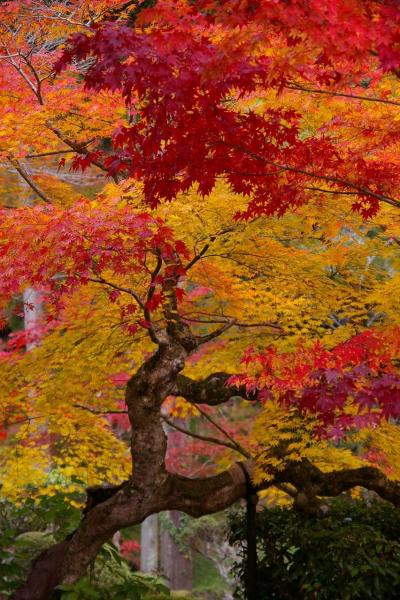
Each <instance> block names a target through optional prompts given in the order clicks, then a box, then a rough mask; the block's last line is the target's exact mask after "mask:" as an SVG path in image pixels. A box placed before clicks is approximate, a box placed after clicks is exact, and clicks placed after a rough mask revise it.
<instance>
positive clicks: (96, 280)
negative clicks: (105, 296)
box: [86, 275, 144, 309]
mask: <svg viewBox="0 0 400 600" xmlns="http://www.w3.org/2000/svg"><path fill="white" fill-rule="evenodd" d="M86 279H87V281H91V282H92V283H99V284H101V285H106V286H108V287H111V288H113V289H114V290H118V291H119V292H123V293H124V294H129V295H130V296H132V298H134V299H135V300H136V302H137V303H138V305H139V306H140V308H142V309H144V304H143V302H142V300H141V299H140V297H139V296H138V294H136V292H134V291H133V290H131V289H129V288H125V287H122V286H120V285H117V284H116V283H113V282H112V281H107V279H104V277H101V276H100V275H99V276H97V278H96V277H86Z"/></svg>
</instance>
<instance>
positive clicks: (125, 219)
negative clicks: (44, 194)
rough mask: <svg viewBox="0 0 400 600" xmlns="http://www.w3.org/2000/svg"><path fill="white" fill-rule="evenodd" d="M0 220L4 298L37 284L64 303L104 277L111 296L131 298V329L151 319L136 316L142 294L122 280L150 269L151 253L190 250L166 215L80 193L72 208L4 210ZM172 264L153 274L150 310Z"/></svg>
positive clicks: (125, 308)
mask: <svg viewBox="0 0 400 600" xmlns="http://www.w3.org/2000/svg"><path fill="white" fill-rule="evenodd" d="M0 228H1V231H2V240H1V241H0V295H1V297H2V298H3V299H5V301H8V299H9V298H10V297H11V296H12V295H13V294H18V293H19V292H20V291H21V289H24V288H26V287H30V286H32V287H34V288H36V289H41V290H46V291H47V292H48V297H47V301H48V302H49V303H52V304H53V305H54V306H55V307H56V309H60V308H62V296H63V295H66V294H67V295H69V294H72V293H73V292H74V291H75V289H76V288H78V287H80V286H82V285H86V284H87V283H89V282H95V283H99V284H102V285H103V286H105V288H106V289H108V290H109V297H110V300H111V302H116V301H117V299H118V298H119V297H120V296H121V298H122V297H124V298H125V301H124V302H121V304H120V305H121V311H122V316H123V318H124V319H125V321H126V320H128V321H129V330H130V332H131V333H134V332H135V331H136V330H137V328H138V326H140V325H142V326H144V327H146V323H144V322H143V321H141V320H140V318H139V319H138V320H136V321H133V322H132V321H131V319H132V315H133V317H134V315H135V313H136V312H137V308H138V304H139V302H140V298H139V296H138V294H136V293H135V292H134V291H133V290H130V289H129V288H128V289H127V288H125V287H124V285H123V282H124V279H123V278H124V276H125V277H126V276H129V277H132V275H134V274H135V273H142V274H143V275H144V276H146V273H148V267H146V260H148V259H149V255H151V254H152V253H153V254H155V253H157V256H160V257H161V259H163V260H164V261H167V262H168V260H169V261H173V262H174V264H175V263H176V262H177V261H178V262H179V256H185V257H187V253H186V248H185V246H184V244H183V243H182V242H181V241H175V240H174V238H173V234H172V231H171V229H170V228H168V227H167V226H166V225H165V224H164V223H163V221H162V220H161V219H159V218H156V217H152V216H150V215H149V214H148V213H145V212H135V211H133V210H132V208H131V207H127V206H125V207H120V206H117V205H115V206H113V205H110V204H107V205H104V206H101V207H96V206H95V205H92V204H91V203H90V202H86V201H82V202H79V203H77V204H75V205H74V206H73V207H72V208H70V209H68V210H59V209H57V208H54V207H48V206H46V207H42V206H40V207H39V206H38V207H34V208H22V209H18V210H16V211H12V212H11V213H10V211H8V210H2V211H0ZM16 234H17V235H16ZM170 268H171V267H168V265H167V266H165V267H164V269H160V272H159V273H158V275H157V278H155V279H154V281H152V283H151V284H152V286H153V288H152V292H153V293H152V298H151V302H148V303H147V308H148V310H153V309H154V308H156V303H157V302H156V298H160V296H161V294H162V288H163V284H164V281H165V278H166V277H168V276H169V270H170ZM110 275H111V276H112V281H111V282H109V281H108V279H107V278H108V277H109V276H110ZM148 278H149V285H150V277H148ZM121 281H122V283H120V282H121ZM156 288H158V290H159V291H158V292H157V293H154V291H155V289H156ZM144 289H145V292H147V291H148V290H147V288H144ZM144 302H145V297H144V299H143V303H144Z"/></svg>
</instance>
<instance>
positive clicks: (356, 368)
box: [229, 329, 400, 437]
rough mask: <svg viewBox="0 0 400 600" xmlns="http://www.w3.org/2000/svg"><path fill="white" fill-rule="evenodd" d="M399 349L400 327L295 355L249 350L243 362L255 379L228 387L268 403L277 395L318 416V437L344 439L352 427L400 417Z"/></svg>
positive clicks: (239, 380)
mask: <svg viewBox="0 0 400 600" xmlns="http://www.w3.org/2000/svg"><path fill="white" fill-rule="evenodd" d="M399 351H400V331H399V329H396V330H392V331H385V332H384V333H379V332H373V331H371V330H367V331H365V332H363V333H361V334H359V335H356V336H354V337H353V338H351V339H350V340H348V341H346V342H344V343H342V344H339V345H337V346H335V347H334V348H333V349H332V350H328V349H327V348H325V347H324V346H322V345H321V344H320V343H319V342H316V343H315V344H314V345H313V346H312V347H304V346H299V347H298V348H297V349H296V351H295V352H278V350H277V349H276V348H275V347H274V346H270V347H269V348H267V349H266V350H265V351H264V352H255V351H254V350H253V349H251V348H250V349H249V350H248V351H247V353H246V355H245V357H244V358H243V364H245V365H247V367H248V370H249V371H251V370H254V369H255V370H256V375H253V374H249V373H244V374H241V375H236V376H233V377H232V378H231V379H230V380H229V384H230V385H236V386H238V387H240V386H241V385H245V386H246V388H247V390H248V391H252V392H256V393H257V397H258V399H259V400H261V401H263V402H266V401H268V400H269V399H271V398H272V397H275V398H277V399H278V401H279V402H280V403H282V404H283V405H285V406H295V407H297V408H298V409H299V410H300V411H301V412H309V413H312V414H315V415H317V416H318V418H319V420H320V423H321V425H320V427H318V430H317V433H318V434H319V435H328V436H332V437H340V436H342V435H343V432H344V431H346V430H348V429H350V428H352V427H360V428H361V427H365V426H367V425H370V424H374V423H377V422H379V421H380V420H382V419H391V418H392V419H398V418H399V417H400V374H399V371H398V366H396V359H397V358H398V356H399ZM349 405H350V406H351V407H353V408H354V407H355V409H356V410H349Z"/></svg>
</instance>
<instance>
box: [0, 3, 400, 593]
mask: <svg viewBox="0 0 400 600" xmlns="http://www.w3.org/2000/svg"><path fill="white" fill-rule="evenodd" d="M2 10H4V15H5V17H4V20H3V23H2V25H1V27H2V37H1V45H2V48H3V50H2V52H3V51H4V54H3V55H2V57H1V65H0V80H1V82H2V86H1V88H2V89H1V92H0V102H1V105H2V107H3V113H4V116H3V123H4V129H3V131H2V133H1V135H0V157H1V161H2V165H3V172H4V178H5V180H7V181H8V182H10V185H11V190H16V189H18V190H19V191H18V196H20V198H21V201H20V202H19V203H18V202H16V201H15V200H14V199H11V201H10V190H9V189H7V190H6V189H3V190H2V191H1V194H2V199H3V202H4V203H7V205H8V206H7V208H4V209H3V210H2V211H1V214H0V229H1V233H2V236H1V246H0V274H1V281H0V292H1V294H0V298H1V303H2V307H3V309H4V312H5V314H7V311H9V302H10V299H11V298H14V299H15V298H16V297H18V294H20V293H21V292H22V291H23V290H24V289H30V288H34V289H38V290H40V294H41V296H42V301H43V304H44V306H45V314H44V315H43V322H42V324H41V325H40V327H37V328H35V329H32V330H27V331H23V332H20V333H16V334H13V335H11V336H10V337H9V339H8V341H7V346H6V348H5V351H4V352H2V356H1V361H2V363H1V369H2V382H1V386H2V391H3V393H2V399H1V408H2V413H3V418H2V429H1V434H2V436H3V437H4V438H5V437H8V439H7V441H6V442H5V445H4V447H5V448H6V449H7V456H6V455H5V452H4V455H3V454H2V457H1V464H2V480H3V493H5V494H6V495H8V496H9V497H11V498H14V499H15V500H16V501H17V502H21V501H23V494H24V487H25V486H26V485H27V484H31V485H32V484H34V485H35V486H36V488H39V489H44V490H47V493H52V489H54V485H56V484H52V483H51V482H50V484H49V481H48V476H47V475H48V474H47V473H46V471H47V470H48V468H49V465H50V466H54V465H55V466H56V467H57V469H58V473H59V475H60V476H62V477H63V478H64V479H63V481H64V482H65V481H69V483H68V490H69V491H70V490H71V489H74V485H76V482H75V483H74V481H73V480H72V475H74V476H77V477H78V478H79V479H80V481H83V482H85V483H87V484H90V485H91V486H93V484H95V483H99V482H108V483H110V484H113V486H114V487H108V488H106V489H105V490H103V493H104V494H105V495H101V491H100V492H99V490H98V489H96V488H93V487H92V488H89V491H88V496H89V497H88V503H87V508H86V512H85V516H84V518H83V519H82V522H81V524H80V526H79V527H78V529H77V530H76V531H75V532H73V533H72V534H71V536H69V538H67V539H66V540H64V541H63V542H60V543H59V544H57V545H56V546H54V547H52V548H50V549H49V550H48V551H46V552H45V553H44V554H42V555H41V556H40V557H39V559H38V560H37V561H36V563H35V565H34V566H33V570H32V573H31V575H30V578H29V581H28V583H27V585H26V586H25V587H24V588H22V589H21V590H20V591H19V592H16V594H15V596H14V597H15V598H21V599H22V598H37V599H41V598H47V597H48V596H49V595H50V593H51V590H52V589H53V588H54V587H55V586H56V585H57V584H58V583H60V582H61V581H63V582H66V583H71V582H74V581H76V580H77V579H79V578H80V577H81V576H82V575H83V574H84V573H85V571H86V568H87V566H88V564H89V563H90V561H91V560H92V558H93V557H94V556H95V554H96V553H97V551H98V550H99V548H100V547H101V545H102V544H103V543H104V542H105V541H106V540H107V539H109V538H110V536H111V535H112V534H113V533H114V532H115V531H117V530H119V529H121V528H123V527H126V526H128V525H130V524H133V523H139V522H141V521H142V520H143V519H144V518H145V517H146V516H148V515H149V514H152V513H155V512H159V511H161V510H167V509H177V510H182V511H185V512H187V513H189V514H192V515H194V516H199V515H202V514H207V513H210V512H215V511H218V510H221V509H223V508H225V507H227V506H229V505H231V504H232V503H233V502H234V501H235V500H237V499H239V498H243V497H246V494H247V492H248V490H247V486H248V481H247V479H248V474H249V473H250V474H252V475H253V479H254V483H255V484H256V485H257V486H258V487H259V488H260V489H263V488H266V489H271V488H272V487H274V486H275V487H277V488H278V489H280V490H281V491H282V490H284V492H285V493H287V494H289V496H291V497H293V498H294V503H295V505H296V506H297V507H299V508H302V509H303V510H305V511H308V512H318V511H320V510H321V503H322V501H321V498H322V497H325V496H335V495H338V494H340V493H341V492H342V491H346V490H348V489H351V488H353V487H356V486H364V487H366V488H368V489H371V490H374V491H375V492H377V493H378V494H379V495H381V496H382V497H383V498H385V499H387V500H389V501H391V502H393V503H394V504H395V505H396V506H397V505H398V504H399V502H400V487H399V484H398V483H397V479H398V473H397V471H396V468H395V456H396V455H395V453H396V451H397V450H396V448H397V444H396V443H395V442H396V441H397V439H398V435H399V434H398V431H397V426H396V425H395V424H394V423H393V422H392V421H393V420H396V419H398V416H399V407H400V404H399V400H400V375H399V373H398V362H397V361H398V350H399V348H398V345H399V330H398V327H399V311H398V303H397V301H396V297H398V296H396V293H397V294H398V290H399V289H400V279H399V275H398V272H399V269H398V262H399V256H398V244H399V237H398V220H399V216H398V209H399V207H400V201H399V200H398V199H397V194H398V193H397V189H398V183H399V181H398V179H399V175H398V173H399V169H398V167H399V164H398V158H397V157H398V152H397V151H398V143H399V142H398V140H399V129H398V119H397V113H396V111H397V110H398V105H399V103H400V102H399V101H398V100H397V98H398V91H399V83H398V79H397V76H398V67H399V51H400V39H399V27H398V25H399V21H400V11H399V10H398V6H397V5H396V2H394V1H393V2H392V1H391V0H386V1H385V2H380V3H376V2H372V1H371V2H365V1H364V2H361V1H360V0H341V2H336V3H334V4H333V3H331V2H328V1H327V0H318V1H317V0H315V1H311V0H310V1H309V2H300V1H296V0H292V1H291V2H276V1H274V2H272V1H271V2H265V1H264V2H256V1H248V2H247V1H235V0H227V1H224V2H221V1H220V2H211V1H207V2H205V1H197V2H189V1H184V0H181V1H179V2H169V1H168V0H158V2H125V3H123V2H113V1H105V0H104V1H99V2H93V1H92V2H90V1H86V0H74V1H73V2H70V1H69V2H51V3H48V2H40V1H36V0H24V1H23V2H12V1H10V2H6V3H5V4H4V5H3V6H2ZM371 21H372V23H373V25H371ZM322 26H323V27H324V33H325V35H324V36H323V37H322V36H321V33H320V32H321V27H322ZM22 101H23V102H22ZM360 107H363V110H360ZM37 131H40V135H33V132H37ZM38 161H39V162H38ZM31 165H37V166H36V167H35V166H34V167H32V166H31ZM5 169H12V170H11V172H10V171H7V172H6V171H5ZM81 171H83V175H81V174H80V172H81ZM89 173H90V175H89ZM96 173H98V174H100V175H101V177H103V176H104V175H106V176H108V177H109V180H108V182H107V184H106V185H105V187H103V184H102V183H101V180H100V177H99V175H96ZM2 176H3V173H2ZM20 181H23V182H24V186H25V187H24V188H23V192H22V193H21V192H20V188H17V186H18V185H20V184H19V182H20ZM4 188H5V186H4ZM83 195H84V196H86V198H82V196H83ZM33 197H34V198H35V202H34V201H33ZM27 203H30V204H35V205H34V206H23V207H19V208H16V207H17V206H18V205H21V204H27ZM396 291H397V292H396ZM28 308H29V307H28ZM374 324H375V327H374V328H373V329H371V326H372V325H374ZM39 340H40V343H37V342H38V341H39ZM32 341H34V342H36V344H35V346H36V347H34V348H32V349H31V350H30V351H28V352H26V351H25V346H26V345H27V343H29V342H32ZM271 342H272V343H271ZM250 344H251V345H252V349H250V350H248V347H249V346H250ZM246 349H247V350H246ZM243 356H244V359H243V362H241V357H243ZM183 371H184V372H183ZM182 372H183V373H182ZM132 373H133V374H132ZM126 407H127V408H126ZM210 407H212V408H210ZM217 409H219V410H220V412H219V414H218V418H217V417H215V414H214V413H215V411H216V410H217ZM175 417H184V418H186V425H184V426H182V425H180V424H179V423H180V422H181V420H180V421H179V423H177V422H176V421H175V420H174V419H175ZM205 422H207V424H208V426H207V428H206V427H205V426H204V423H205ZM165 423H166V424H168V426H169V427H173V428H174V429H175V431H176V432H178V433H177V434H175V435H188V436H190V437H191V439H192V441H191V442H190V443H188V446H187V451H186V452H185V450H184V449H182V448H181V447H180V448H179V449H178V451H177V452H174V448H173V444H172V443H171V442H172V441H173V440H172V438H173V434H169V435H168V438H169V439H168V440H167V435H166V430H165ZM193 423H194V424H195V425H194V426H192V425H193ZM199 423H200V425H199ZM376 425H378V426H377V427H374V426H376ZM249 431H252V435H251V436H249ZM343 436H350V437H351V439H352V440H353V441H355V442H356V443H357V444H358V446H359V447H360V448H362V449H363V452H364V455H361V456H355V455H354V453H352V452H351V451H350V450H349V449H347V450H346V449H345V450H343V449H341V448H340V447H338V445H337V444H336V445H335V443H334V440H335V439H337V438H340V437H343ZM126 438H129V442H130V446H131V456H129V453H128V452H127V449H126V444H125V442H124V440H126ZM388 440H392V446H393V447H390V448H388V446H389V444H388ZM167 441H168V442H169V449H168V453H167ZM171 446H172V447H171ZM49 448H50V452H49ZM194 455H195V456H196V455H197V458H198V460H197V463H196V468H193V467H194V465H193V463H194V462H196V461H195V457H194ZM238 456H241V458H242V460H243V459H245V460H244V462H241V463H237V462H235V461H237V459H238ZM382 456H385V459H384V460H382ZM206 459H207V460H206ZM209 459H212V464H213V468H211V469H209V468H208V467H207V463H208V462H209ZM386 462H387V465H386V464H385V463H386ZM376 463H378V464H379V466H382V465H383V466H385V467H387V468H385V469H384V470H382V469H379V468H377V467H376ZM216 464H217V465H218V466H219V472H218V473H217V474H215V468H214V466H215V465H216ZM132 465H133V468H132ZM38 466H40V467H41V468H38ZM338 467H339V468H338ZM194 472H196V475H197V476H194ZM52 485H53V487H52Z"/></svg>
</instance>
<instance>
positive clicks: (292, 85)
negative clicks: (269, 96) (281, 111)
mask: <svg viewBox="0 0 400 600" xmlns="http://www.w3.org/2000/svg"><path fill="white" fill-rule="evenodd" d="M284 87H285V88H288V89H290V90H296V91H299V92H308V93H310V94H326V95H328V96H338V97H343V98H351V99H352V100H364V101H366V102H379V103H381V104H392V105H393V106H400V102H396V101H395V100H387V99H385V98H372V97H371V96H359V95H357V94H346V93H345V92H332V91H330V90H318V89H316V88H308V87H306V86H303V85H300V84H298V83H288V84H286V85H285V86H284Z"/></svg>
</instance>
